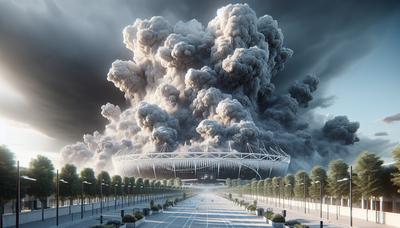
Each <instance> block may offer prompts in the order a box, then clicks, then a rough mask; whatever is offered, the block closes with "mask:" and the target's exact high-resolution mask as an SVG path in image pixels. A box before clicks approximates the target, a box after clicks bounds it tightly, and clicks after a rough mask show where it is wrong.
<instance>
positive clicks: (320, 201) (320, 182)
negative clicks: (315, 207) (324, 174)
mask: <svg viewBox="0 0 400 228" xmlns="http://www.w3.org/2000/svg"><path fill="white" fill-rule="evenodd" d="M318 178H319V177H318ZM313 183H314V184H318V183H319V197H320V199H319V217H320V218H322V181H319V180H317V181H314V182H313Z"/></svg>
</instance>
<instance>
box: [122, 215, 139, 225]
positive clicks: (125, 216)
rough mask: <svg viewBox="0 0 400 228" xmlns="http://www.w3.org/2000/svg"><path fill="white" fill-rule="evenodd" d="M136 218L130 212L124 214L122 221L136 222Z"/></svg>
mask: <svg viewBox="0 0 400 228" xmlns="http://www.w3.org/2000/svg"><path fill="white" fill-rule="evenodd" d="M136 220H137V219H136V218H135V216H133V215H130V214H127V215H124V217H123V218H122V222H123V223H134V222H136Z"/></svg>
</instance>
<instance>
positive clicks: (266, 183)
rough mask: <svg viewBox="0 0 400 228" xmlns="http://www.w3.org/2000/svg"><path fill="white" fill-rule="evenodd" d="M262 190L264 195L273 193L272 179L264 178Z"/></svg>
mask: <svg viewBox="0 0 400 228" xmlns="http://www.w3.org/2000/svg"><path fill="white" fill-rule="evenodd" d="M264 191H265V195H266V196H272V195H273V187H272V179H271V178H267V179H265V180H264Z"/></svg>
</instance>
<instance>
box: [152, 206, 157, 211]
mask: <svg viewBox="0 0 400 228" xmlns="http://www.w3.org/2000/svg"><path fill="white" fill-rule="evenodd" d="M151 210H152V211H158V210H159V209H158V207H157V206H153V207H152V208H151Z"/></svg>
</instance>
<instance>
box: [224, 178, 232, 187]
mask: <svg viewBox="0 0 400 228" xmlns="http://www.w3.org/2000/svg"><path fill="white" fill-rule="evenodd" d="M225 185H226V186H227V187H229V188H230V187H232V180H231V178H226V180H225Z"/></svg>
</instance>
